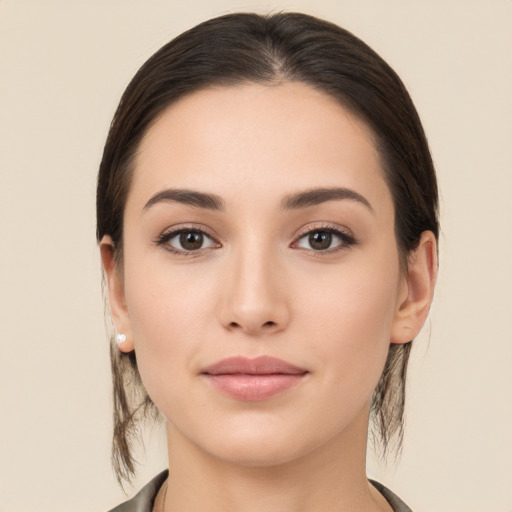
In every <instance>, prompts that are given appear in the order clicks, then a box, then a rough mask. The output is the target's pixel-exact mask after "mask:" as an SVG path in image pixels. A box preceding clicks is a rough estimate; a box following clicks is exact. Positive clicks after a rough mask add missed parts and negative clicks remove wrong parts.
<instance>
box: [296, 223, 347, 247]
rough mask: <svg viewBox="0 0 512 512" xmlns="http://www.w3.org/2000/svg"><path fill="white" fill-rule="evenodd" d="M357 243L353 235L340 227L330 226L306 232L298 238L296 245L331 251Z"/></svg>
mask: <svg viewBox="0 0 512 512" xmlns="http://www.w3.org/2000/svg"><path fill="white" fill-rule="evenodd" d="M355 243H356V240H355V239H354V238H353V236H351V235H349V234H348V233H344V232H343V231H341V230H340V229H335V228H331V227H329V228H322V229H313V230H311V231H309V232H307V233H305V234H304V235H302V236H301V237H300V238H299V239H298V241H297V242H296V246H297V247H300V248H301V249H308V250H310V251H314V252H322V251H324V252H331V251H333V250H338V249H340V250H341V249H346V248H348V247H349V246H351V245H354V244H355Z"/></svg>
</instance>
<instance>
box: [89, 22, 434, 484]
mask: <svg viewBox="0 0 512 512" xmlns="http://www.w3.org/2000/svg"><path fill="white" fill-rule="evenodd" d="M285 81H298V82H304V83H307V84H309V85H312V86H313V87H315V88H317V89H318V90H320V91H323V92H324V93H326V94H329V95H330V96H332V97H334V98H336V99H337V100H338V101H339V102H340V103H342V104H343V105H344V106H345V107H347V108H349V109H350V110H351V111H352V112H353V113H354V114H355V115H357V116H358V117H360V118H361V119H362V120H364V121H365V122H366V123H367V124H368V126H369V127H370V128H371V129H372V130H373V132H374V135H375V139H376V146H377V149H378V151H379V155H380V158H381V163H382V168H383V171H384V176H385V179H386V181H387V184H388V186H389V188H390V191H391V194H392V196H393V201H394V207H395V233H396V239H397V245H398V248H399V251H400V255H401V259H402V262H403V263H404V268H406V262H407V255H408V254H409V253H410V252H411V251H412V250H414V249H415V248H416V247H417V244H418V242H419V239H420V235H421V233H422V232H423V231H426V230H430V231H432V232H433V233H434V235H435V237H436V238H438V196H437V184H436V177H435V171H434V167H433V163H432V158H431V155H430V151H429V148H428V144H427V140H426V137H425V134H424V131H423V128H422V126H421V122H420V119H419V117H418V114H417V112H416V109H415V108H414V105H413V103H412V101H411V99H410V97H409V94H408V93H407V91H406V89H405V87H404V85H403V84H402V82H401V80H400V78H399V77H398V76H397V74H396V73H395V72H394V71H393V70H392V69H391V68H390V67H389V65H388V64H387V63H386V62H385V61H384V60H383V59H382V58H381V57H379V56H378V55H377V54H376V53H375V52H374V51H373V50H372V49H371V48H369V47H368V46H367V45H366V44H365V43H364V42H362V41H361V40H360V39H358V38H357V37H355V36H354V35H353V34H351V33H350V32H348V31H346V30H344V29H342V28H340V27H338V26H336V25H334V24H332V23H329V22H327V21H323V20H320V19H317V18H314V17H312V16H308V15H305V14H299V13H278V14H273V15H267V16H264V15H258V14H251V13H237V14H229V15H225V16H221V17H218V18H214V19H211V20H208V21H206V22H204V23H201V24H199V25H197V26H196V27H194V28H192V29H190V30H188V31H186V32H184V33H183V34H181V35H180V36H178V37H177V38H175V39H174V40H172V41H171V42H169V43H167V44H166V45H165V46H163V47H162V48H161V49H160V50H159V51H157V52H156V53H155V54H154V55H153V56H152V57H150V58H149V59H148V60H147V61H146V63H145V64H144V65H143V66H142V67H141V68H140V70H139V71H138V72H137V74H136V75H135V76H134V78H133V79H132V81H131V82H130V84H129V85H128V87H127V89H126V91H125V92H124V94H123V96H122V98H121V101H120V104H119V107H118V109H117V111H116V113H115V116H114V119H113V121H112V124H111V127H110V132H109V135H108V138H107V142H106V145H105V149H104V153H103V158H102V161H101V164H100V169H99V175H98V189H97V239H98V241H100V240H101V238H102V237H103V236H104V235H110V236H111V238H112V240H113V244H114V255H115V259H116V263H117V264H118V265H119V268H121V269H122V259H123V258H122V254H123V252H122V251H123V212H124V207H125V204H126V199H127V196H128V192H129V189H130V183H131V177H132V173H133V160H134V156H135V155H136V152H137V149H138V147H139V144H140V142H141V140H142V138H143V137H144V134H145V133H146V132H147V130H148V128H149V127H150V126H151V124H152V123H153V122H154V121H155V120H156V119H157V117H158V116H159V114H161V113H162V111H163V110H164V109H165V108H166V107H167V106H169V105H170V104H171V103H172V102H174V101H176V100H177V99H179V98H181V97H183V96H184V95H188V94H191V93H192V92H194V91H198V90H200V89H203V88H206V87H208V86H212V85H236V84H241V83H244V82H257V83H278V82H285ZM111 338H112V336H111ZM410 350H411V343H407V344H404V345H401V344H396V345H394V344H391V345H390V349H389V353H388V358H387V361H386V365H385V368H384V371H383V374H382V376H381V379H380V381H379V383H378V385H377V387H376V389H375V392H374V396H373V400H372V404H371V414H372V419H373V426H374V427H373V433H374V435H375V436H376V438H378V439H380V441H381V445H382V447H383V452H384V453H385V452H386V450H387V449H388V446H389V445H390V441H391V440H392V439H397V440H398V443H397V444H398V446H399V445H400V443H401V437H402V433H403V412H404V402H405V377H406V370H407V362H408V359H409V353H410ZM111 361H112V372H113V382H114V436H113V450H112V460H113V465H114V469H115V471H116V475H117V477H118V480H119V482H120V483H122V480H123V479H125V480H127V481H130V479H131V477H132V476H133V475H134V472H135V469H134V463H135V461H134V458H133V452H132V445H131V443H132V441H133V440H134V439H135V438H136V437H137V426H138V425H139V421H140V420H142V419H143V418H147V417H148V416H152V417H154V418H156V417H158V412H157V410H156V407H155V406H154V404H153V402H152V401H151V399H150V398H149V396H148V395H147V393H146V391H145V389H144V386H143V384H142V382H141V379H140V375H139V372H138V370H137V362H136V354H135V353H133V352H132V353H131V354H123V353H121V352H119V350H118V349H117V347H116V344H115V342H114V340H113V339H111Z"/></svg>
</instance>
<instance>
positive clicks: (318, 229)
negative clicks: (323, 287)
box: [155, 224, 357, 257]
mask: <svg viewBox="0 0 512 512" xmlns="http://www.w3.org/2000/svg"><path fill="white" fill-rule="evenodd" d="M182 233H200V234H202V235H205V236H207V237H208V238H210V239H211V240H212V241H213V242H214V244H218V243H219V242H216V240H215V237H214V236H213V235H212V234H210V233H209V232H208V231H206V230H204V229H201V228H196V227H193V226H182V227H179V228H175V229H172V230H170V231H165V232H163V233H162V234H161V235H159V236H158V237H157V238H156V240H155V244H156V245H157V246H163V247H164V249H165V250H167V251H169V252H171V253H173V254H177V255H179V256H189V257H198V256H201V255H202V254H203V252H204V250H206V249H209V248H203V249H197V250H193V251H188V250H186V249H183V250H182V249H176V248H174V247H173V246H171V245H170V244H169V243H168V242H169V240H172V239H173V238H174V237H176V236H177V235H180V234H182ZM312 233H330V234H332V235H335V236H337V237H338V239H339V240H340V243H339V244H338V245H336V246H335V247H333V248H331V249H324V250H317V251H315V250H314V249H303V250H305V251H308V252H311V253H312V254H313V255H314V256H320V257H322V256H324V255H328V254H333V253H337V252H341V251H343V250H346V249H348V248H349V247H350V246H353V245H356V244H357V241H356V239H355V238H354V236H353V235H352V233H350V232H349V231H348V230H347V231H344V230H342V229H340V228H339V227H336V226H333V225H328V224H321V225H318V226H314V227H313V228H311V227H308V229H307V230H306V231H302V232H301V233H299V235H298V236H297V237H296V239H295V240H294V242H293V244H292V245H294V244H296V243H297V242H298V241H300V240H301V239H303V238H304V237H306V236H308V235H311V234H312ZM217 247H218V245H217Z"/></svg>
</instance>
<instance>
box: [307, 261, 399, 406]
mask: <svg viewBox="0 0 512 512" xmlns="http://www.w3.org/2000/svg"><path fill="white" fill-rule="evenodd" d="M397 262H398V259H394V258H390V259H389V260H388V264H384V263H383V262H382V263H381V262H379V263H375V264H374V265H364V264H361V265H360V266H357V265H354V266H352V267H351V268H350V272H347V273H343V272H339V273H333V274H332V275H331V276H329V279H325V282H324V283H322V282H320V283H319V282H318V281H317V282H316V286H313V283H311V285H310V286H307V287H306V289H308V290H309V293H308V294H307V295H304V296H303V297H302V300H301V304H300V306H299V309H300V310H302V311H303V312H307V313H304V314H303V315H302V318H301V319H300V320H298V322H299V323H300V327H299V332H302V333H304V335H305V337H306V338H309V339H310V340H316V342H315V343H312V344H310V349H312V350H313V351H314V352H313V356H314V357H315V359H316V361H317V364H318V367H319V369H320V372H319V373H320V374H321V375H322V378H324V379H325V388H324V389H326V390H330V391H329V392H331V393H332V395H331V397H332V398H333V399H334V398H335V396H338V397H341V399H343V400H346V401H348V402H352V403H353V406H354V407H358V406H360V405H362V402H363V401H366V400H367V399H369V397H371V394H372V392H373V389H374V388H375V386H376V385H377V383H378V381H379V378H380V376H381V373H382V370H383V368H384V364H385V361H386V357H387V353H388V350H389V344H390V335H391V327H392V323H393V319H394V313H395V308H396V301H397V294H398V276H399V272H398V263H397ZM322 284H324V286H321V285H322ZM318 285H320V286H318ZM314 290H316V293H315V291H314Z"/></svg>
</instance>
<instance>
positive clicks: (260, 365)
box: [201, 356, 307, 375]
mask: <svg viewBox="0 0 512 512" xmlns="http://www.w3.org/2000/svg"><path fill="white" fill-rule="evenodd" d="M201 373H206V374H208V375H230V374H237V373H238V374H248V375H272V374H276V373H279V374H287V375H301V374H304V373H307V370H305V369H304V368H299V367H298V366H295V365H293V364H290V363H287V362H286V361H283V360H282V359H277V358H276V357H271V356H260V357H256V358H254V359H250V358H247V357H242V356H235V357H228V358H226V359H222V360H221V361H218V362H217V363H214V364H212V365H210V366H207V367H206V368H204V369H203V370H202V371H201Z"/></svg>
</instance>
